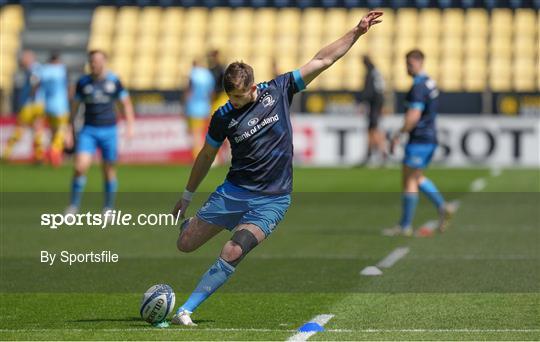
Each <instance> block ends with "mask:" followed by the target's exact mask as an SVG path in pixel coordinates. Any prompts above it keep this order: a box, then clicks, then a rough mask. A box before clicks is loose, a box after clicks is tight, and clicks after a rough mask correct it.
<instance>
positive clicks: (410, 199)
mask: <svg viewBox="0 0 540 342" xmlns="http://www.w3.org/2000/svg"><path fill="white" fill-rule="evenodd" d="M401 201H402V212H401V220H399V225H400V226H401V228H407V227H410V226H411V224H412V220H413V217H414V212H415V210H416V205H417V204H418V193H416V192H404V193H403V195H402V196H401Z"/></svg>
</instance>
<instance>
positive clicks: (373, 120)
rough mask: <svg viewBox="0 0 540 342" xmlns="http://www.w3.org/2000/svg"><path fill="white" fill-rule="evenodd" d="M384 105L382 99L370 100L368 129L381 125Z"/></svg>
mask: <svg viewBox="0 0 540 342" xmlns="http://www.w3.org/2000/svg"><path fill="white" fill-rule="evenodd" d="M382 107H383V101H382V99H380V100H375V101H371V102H369V113H368V129H376V128H378V127H379V118H380V116H381V112H382Z"/></svg>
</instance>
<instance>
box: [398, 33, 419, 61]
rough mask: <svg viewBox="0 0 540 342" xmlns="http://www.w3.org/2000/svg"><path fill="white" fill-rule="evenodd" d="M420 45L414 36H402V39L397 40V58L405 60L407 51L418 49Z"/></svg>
mask: <svg viewBox="0 0 540 342" xmlns="http://www.w3.org/2000/svg"><path fill="white" fill-rule="evenodd" d="M417 47H418V45H417V44H416V41H415V40H414V38H412V37H402V39H398V40H397V41H396V42H395V45H394V56H395V57H396V59H397V60H400V61H401V60H403V58H404V57H405V55H406V54H407V52H409V51H411V50H412V49H416V48H417Z"/></svg>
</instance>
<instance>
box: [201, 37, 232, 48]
mask: <svg viewBox="0 0 540 342" xmlns="http://www.w3.org/2000/svg"><path fill="white" fill-rule="evenodd" d="M229 44H230V41H229V36H227V35H223V34H221V33H219V34H212V35H210V36H209V37H208V45H207V48H208V49H218V50H223V49H225V48H226V47H227V46H228V45H229Z"/></svg>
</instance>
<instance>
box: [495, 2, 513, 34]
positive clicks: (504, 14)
mask: <svg viewBox="0 0 540 342" xmlns="http://www.w3.org/2000/svg"><path fill="white" fill-rule="evenodd" d="M513 27H514V21H513V16H512V10H510V9H508V8H495V9H493V11H492V13H491V36H492V37H495V36H497V37H503V36H511V35H512V32H513V30H512V28H513Z"/></svg>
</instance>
